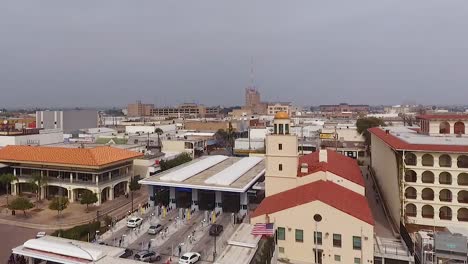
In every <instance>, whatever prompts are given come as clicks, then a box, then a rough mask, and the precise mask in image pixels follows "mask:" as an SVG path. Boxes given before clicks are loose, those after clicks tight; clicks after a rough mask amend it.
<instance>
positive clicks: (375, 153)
mask: <svg viewBox="0 0 468 264" xmlns="http://www.w3.org/2000/svg"><path fill="white" fill-rule="evenodd" d="M464 120H468V116H456V119H454V118H453V116H448V115H447V116H437V117H435V118H432V117H429V116H422V117H420V122H421V129H420V130H418V131H414V130H411V129H407V128H395V127H388V128H386V129H385V130H384V129H382V128H372V129H370V132H371V141H372V147H371V149H372V151H371V154H372V155H371V156H372V168H373V169H374V171H375V175H376V177H377V179H378V181H379V185H380V188H381V189H382V193H383V194H384V196H385V199H386V202H387V205H388V207H389V208H390V211H391V215H392V217H393V219H394V221H395V222H396V223H398V222H399V221H402V222H404V223H406V224H416V225H425V226H439V227H447V226H466V225H467V224H468V135H467V134H466V133H464V125H463V127H462V126H461V125H460V124H461V123H463V124H464ZM438 132H439V133H438ZM462 132H463V133H462Z"/></svg>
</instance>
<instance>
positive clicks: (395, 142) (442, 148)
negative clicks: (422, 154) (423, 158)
mask: <svg viewBox="0 0 468 264" xmlns="http://www.w3.org/2000/svg"><path fill="white" fill-rule="evenodd" d="M368 130H369V132H370V133H372V134H374V135H375V136H376V137H378V138H380V139H381V140H382V141H384V142H385V143H386V144H387V145H389V146H390V147H391V148H392V149H394V150H413V151H435V152H463V153H465V152H468V146H467V145H465V146H463V145H436V144H411V143H407V142H406V141H404V140H402V139H400V138H398V137H397V136H395V135H392V134H391V133H388V134H387V133H386V132H385V130H383V129H382V128H380V127H373V128H369V129H368Z"/></svg>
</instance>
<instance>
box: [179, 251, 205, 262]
mask: <svg viewBox="0 0 468 264" xmlns="http://www.w3.org/2000/svg"><path fill="white" fill-rule="evenodd" d="M200 258H201V255H200V253H197V252H187V253H185V254H184V255H182V257H180V259H179V264H193V263H196V262H198V261H199V260H200Z"/></svg>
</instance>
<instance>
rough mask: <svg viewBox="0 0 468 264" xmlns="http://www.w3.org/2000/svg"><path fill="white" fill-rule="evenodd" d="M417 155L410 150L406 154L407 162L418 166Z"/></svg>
mask: <svg viewBox="0 0 468 264" xmlns="http://www.w3.org/2000/svg"><path fill="white" fill-rule="evenodd" d="M416 162H417V159H416V155H415V154H414V153H411V152H408V153H406V154H405V164H406V165H409V166H416Z"/></svg>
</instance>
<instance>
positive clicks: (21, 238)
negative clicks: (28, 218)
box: [0, 224, 40, 263]
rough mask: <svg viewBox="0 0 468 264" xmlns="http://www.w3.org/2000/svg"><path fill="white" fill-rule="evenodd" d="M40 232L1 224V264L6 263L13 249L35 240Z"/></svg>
mask: <svg viewBox="0 0 468 264" xmlns="http://www.w3.org/2000/svg"><path fill="white" fill-rule="evenodd" d="M39 231H40V230H35V229H29V228H25V227H18V226H10V225H1V224H0V234H1V238H0V240H1V242H0V263H6V262H7V260H8V258H9V257H10V254H11V249H12V248H14V247H17V246H19V245H22V244H23V243H24V242H25V241H26V240H28V239H31V238H35V237H36V234H37V232H39Z"/></svg>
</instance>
